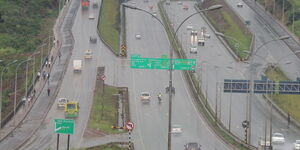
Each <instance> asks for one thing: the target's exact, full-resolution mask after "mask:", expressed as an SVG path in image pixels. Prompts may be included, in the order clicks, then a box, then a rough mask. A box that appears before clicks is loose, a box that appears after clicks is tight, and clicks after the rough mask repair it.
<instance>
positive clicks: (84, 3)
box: [81, 0, 90, 9]
mask: <svg viewBox="0 0 300 150" xmlns="http://www.w3.org/2000/svg"><path fill="white" fill-rule="evenodd" d="M89 5H90V0H81V7H82V9H87V8H89Z"/></svg>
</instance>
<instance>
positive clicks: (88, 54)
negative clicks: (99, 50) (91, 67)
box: [84, 50, 93, 59]
mask: <svg viewBox="0 0 300 150" xmlns="http://www.w3.org/2000/svg"><path fill="white" fill-rule="evenodd" d="M92 57H93V55H92V50H86V51H85V55H84V58H85V59H91V58H92Z"/></svg>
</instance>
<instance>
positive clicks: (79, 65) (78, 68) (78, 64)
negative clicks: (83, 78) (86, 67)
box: [73, 59, 82, 72]
mask: <svg viewBox="0 0 300 150" xmlns="http://www.w3.org/2000/svg"><path fill="white" fill-rule="evenodd" d="M73 68H74V72H81V69H82V60H80V59H75V60H73Z"/></svg>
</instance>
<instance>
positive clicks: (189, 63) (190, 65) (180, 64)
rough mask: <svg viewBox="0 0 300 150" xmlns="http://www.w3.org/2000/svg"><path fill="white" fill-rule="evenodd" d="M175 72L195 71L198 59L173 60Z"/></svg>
mask: <svg viewBox="0 0 300 150" xmlns="http://www.w3.org/2000/svg"><path fill="white" fill-rule="evenodd" d="M172 63H173V69H174V70H195V69H196V59H173V62H172Z"/></svg>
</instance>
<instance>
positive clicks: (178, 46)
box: [158, 1, 248, 150]
mask: <svg viewBox="0 0 300 150" xmlns="http://www.w3.org/2000/svg"><path fill="white" fill-rule="evenodd" d="M163 2H164V1H161V2H159V4H158V8H159V11H160V12H161V15H162V16H161V17H162V21H163V23H164V24H165V25H166V27H167V34H168V37H169V39H172V38H173V37H172V35H173V34H174V32H175V31H174V29H173V28H172V27H171V25H170V24H171V23H170V20H169V18H168V17H167V16H166V11H165V9H164V7H163ZM179 43H180V42H179V40H178V38H176V39H175V41H173V40H172V47H173V48H174V49H175V52H177V53H178V56H179V57H180V58H183V59H185V58H186V55H185V54H184V53H181V51H180V49H181V47H182V46H181V44H179ZM184 74H185V75H186V76H188V71H184ZM188 82H190V83H189V85H190V86H192V84H193V83H194V85H195V86H196V87H195V88H196V90H197V91H195V90H192V92H193V94H194V96H195V97H198V95H199V96H200V99H198V100H196V103H197V107H198V110H199V111H200V112H202V114H204V117H205V119H206V121H207V123H208V124H209V126H211V127H212V128H213V130H215V132H216V133H218V135H220V137H221V138H223V139H224V140H225V141H226V142H228V143H230V144H232V145H234V146H235V147H236V148H238V149H240V150H247V149H248V148H246V147H245V146H243V145H242V144H240V143H239V142H238V141H236V140H235V139H233V138H232V137H231V136H230V135H229V134H228V132H226V131H225V128H224V127H219V126H217V125H216V122H215V119H214V118H213V115H212V114H213V111H212V110H211V108H210V107H208V106H206V105H205V103H206V100H205V98H204V95H203V93H202V91H200V90H198V89H199V87H198V81H197V80H196V78H195V77H193V76H192V81H191V80H188ZM191 82H192V83H191Z"/></svg>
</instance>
